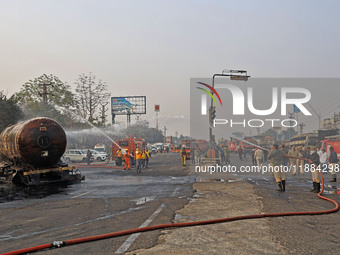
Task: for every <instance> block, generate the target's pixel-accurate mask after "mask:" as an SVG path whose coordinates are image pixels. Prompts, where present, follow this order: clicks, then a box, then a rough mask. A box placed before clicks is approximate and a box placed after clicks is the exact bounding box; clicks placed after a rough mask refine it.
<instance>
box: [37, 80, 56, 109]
mask: <svg viewBox="0 0 340 255" xmlns="http://www.w3.org/2000/svg"><path fill="white" fill-rule="evenodd" d="M39 85H40V86H42V92H41V93H39V95H40V96H41V97H42V98H43V103H44V104H47V95H49V94H51V93H49V92H47V86H52V87H53V85H52V83H51V82H44V83H42V84H39Z"/></svg>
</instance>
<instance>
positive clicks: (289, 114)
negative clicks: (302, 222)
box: [288, 112, 294, 139]
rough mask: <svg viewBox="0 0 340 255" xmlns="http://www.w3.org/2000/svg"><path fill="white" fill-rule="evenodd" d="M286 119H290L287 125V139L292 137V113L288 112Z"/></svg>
mask: <svg viewBox="0 0 340 255" xmlns="http://www.w3.org/2000/svg"><path fill="white" fill-rule="evenodd" d="M288 116H289V117H288V118H289V119H291V121H289V125H290V127H289V128H288V131H289V139H290V138H291V137H292V125H293V121H292V120H293V119H294V113H293V112H289V113H288Z"/></svg>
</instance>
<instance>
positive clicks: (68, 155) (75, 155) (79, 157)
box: [64, 149, 86, 163]
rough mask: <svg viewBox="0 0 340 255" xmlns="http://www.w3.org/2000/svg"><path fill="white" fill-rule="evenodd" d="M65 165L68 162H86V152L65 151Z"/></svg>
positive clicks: (76, 150)
mask: <svg viewBox="0 0 340 255" xmlns="http://www.w3.org/2000/svg"><path fill="white" fill-rule="evenodd" d="M64 159H65V161H66V163H70V162H86V151H85V152H84V150H78V149H69V150H66V152H65V154H64Z"/></svg>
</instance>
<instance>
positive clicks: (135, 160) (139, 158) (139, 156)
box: [116, 148, 151, 173]
mask: <svg viewBox="0 0 340 255" xmlns="http://www.w3.org/2000/svg"><path fill="white" fill-rule="evenodd" d="M116 154H117V165H122V161H123V158H124V161H125V163H124V168H123V170H126V169H128V170H130V169H131V165H132V166H134V167H135V169H136V171H137V173H141V172H142V168H148V167H149V159H150V158H151V154H150V151H149V150H148V149H145V150H144V149H140V148H136V152H135V154H134V153H133V151H131V152H129V150H128V149H126V150H125V153H124V154H123V151H122V149H121V148H118V150H117V153H116Z"/></svg>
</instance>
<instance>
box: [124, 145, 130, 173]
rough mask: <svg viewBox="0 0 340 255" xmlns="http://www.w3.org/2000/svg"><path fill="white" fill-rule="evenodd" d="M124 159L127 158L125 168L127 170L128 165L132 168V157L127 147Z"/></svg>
mask: <svg viewBox="0 0 340 255" xmlns="http://www.w3.org/2000/svg"><path fill="white" fill-rule="evenodd" d="M124 159H125V165H124V170H126V167H127V169H128V170H130V169H131V167H130V159H131V155H130V153H129V150H128V149H126V151H125V154H124Z"/></svg>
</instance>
